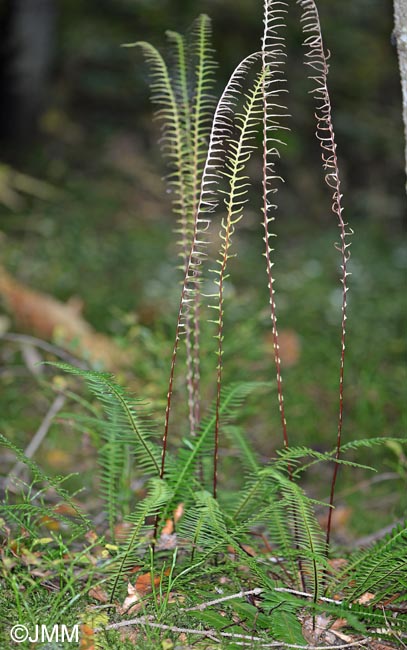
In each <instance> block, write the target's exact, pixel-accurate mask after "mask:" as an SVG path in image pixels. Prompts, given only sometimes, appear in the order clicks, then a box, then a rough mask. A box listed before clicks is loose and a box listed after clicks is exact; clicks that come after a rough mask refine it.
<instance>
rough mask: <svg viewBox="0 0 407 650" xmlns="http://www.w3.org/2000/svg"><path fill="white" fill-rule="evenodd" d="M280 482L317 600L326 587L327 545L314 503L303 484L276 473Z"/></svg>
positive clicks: (289, 519)
mask: <svg viewBox="0 0 407 650" xmlns="http://www.w3.org/2000/svg"><path fill="white" fill-rule="evenodd" d="M274 476H275V479H276V480H277V481H278V482H279V483H280V489H281V493H282V497H283V501H282V503H283V505H284V507H285V509H286V517H287V520H288V522H289V523H290V525H291V527H292V531H293V532H292V534H293V538H294V540H295V544H296V546H297V549H298V559H299V560H300V561H301V565H302V567H303V574H304V576H303V577H304V578H305V580H304V582H305V584H306V585H307V587H308V588H309V589H310V590H311V592H312V594H313V599H314V602H316V601H317V600H318V597H319V595H320V593H321V590H322V578H323V575H324V572H325V569H326V566H327V562H326V545H325V542H324V538H323V533H322V530H321V528H320V526H319V524H318V521H317V519H316V516H315V512H314V508H313V506H314V503H315V501H313V500H312V499H310V498H309V497H308V496H307V495H306V494H305V493H304V491H303V490H302V489H301V488H300V486H299V485H298V484H297V483H295V482H294V481H292V480H290V479H288V478H286V477H285V476H284V475H283V474H280V473H278V472H275V473H274Z"/></svg>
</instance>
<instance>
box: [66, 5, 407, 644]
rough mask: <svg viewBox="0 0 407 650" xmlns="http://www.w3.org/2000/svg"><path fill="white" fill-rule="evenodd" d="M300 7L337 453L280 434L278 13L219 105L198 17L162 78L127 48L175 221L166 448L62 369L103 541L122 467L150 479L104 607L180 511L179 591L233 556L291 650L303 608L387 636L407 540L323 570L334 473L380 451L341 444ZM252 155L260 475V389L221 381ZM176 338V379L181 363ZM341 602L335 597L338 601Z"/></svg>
mask: <svg viewBox="0 0 407 650" xmlns="http://www.w3.org/2000/svg"><path fill="white" fill-rule="evenodd" d="M297 4H298V5H299V8H300V10H301V24H302V29H303V33H304V51H305V64H306V66H307V68H308V69H309V70H310V78H311V80H312V82H313V90H312V92H313V94H314V97H315V102H316V109H315V114H316V136H317V140H318V142H319V143H320V146H321V151H322V164H323V169H324V172H325V180H326V182H327V184H328V186H329V188H330V190H331V199H332V201H331V203H332V213H333V217H334V219H336V222H337V224H338V227H339V233H340V236H339V243H338V244H337V248H338V251H339V257H340V281H341V283H342V314H341V322H340V327H339V329H340V337H339V339H340V363H339V413H338V418H337V438H336V444H335V445H334V441H332V447H333V449H332V450H331V451H330V452H326V453H321V452H318V451H315V450H312V449H308V448H305V447H302V446H298V443H297V441H295V440H292V439H291V438H290V433H289V423H287V421H286V412H285V405H284V394H283V378H282V364H281V360H280V355H279V336H278V329H277V303H276V300H275V280H274V274H273V265H274V258H273V253H274V249H273V237H274V232H273V222H274V219H275V215H276V211H277V201H276V199H277V196H276V195H277V191H278V187H279V183H281V181H282V179H281V177H280V171H279V158H280V155H281V154H282V153H283V148H284V131H285V130H287V129H288V128H289V115H288V110H287V107H286V105H285V101H284V97H285V94H286V93H287V87H286V77H285V60H286V56H287V53H286V48H285V39H284V30H285V27H286V21H287V14H288V13H289V12H290V11H291V10H292V7H291V5H289V4H288V3H286V2H284V1H273V0H266V1H265V2H264V33H263V38H262V41H261V48H260V50H259V51H258V52H254V53H252V54H250V55H249V56H247V57H246V58H245V59H244V60H243V61H241V63H240V64H239V65H238V66H237V67H236V69H235V70H234V72H233V73H232V75H231V77H230V79H229V81H228V83H227V85H226V87H225V89H224V91H223V93H222V95H221V96H220V99H219V100H218V101H216V100H215V98H214V96H213V92H214V90H213V89H214V75H215V70H216V64H215V61H214V53H213V50H212V47H211V26H210V21H209V18H208V17H207V16H200V17H199V18H198V19H197V21H196V22H195V24H194V25H193V27H192V29H191V30H190V32H189V35H188V37H186V38H185V37H183V36H181V35H180V34H178V33H176V32H172V31H171V32H167V37H168V41H169V48H170V62H171V65H170V66H168V65H167V63H166V61H165V60H164V58H163V57H162V55H161V54H160V52H159V51H158V50H157V49H156V48H154V47H153V46H152V45H150V44H149V43H146V42H138V43H135V44H133V46H136V47H137V48H138V49H140V50H141V51H142V53H143V54H144V57H145V59H146V61H147V63H148V65H149V69H150V75H151V93H152V100H153V102H154V104H155V105H156V108H157V111H156V117H157V119H158V120H159V121H160V124H161V128H162V137H161V146H162V150H163V154H164V156H165V158H166V161H167V163H168V167H169V173H168V178H167V180H168V184H169V187H170V189H171V192H172V196H173V207H174V213H175V215H176V219H177V228H176V232H177V234H178V237H179V255H180V259H181V266H180V267H181V270H182V279H181V297H180V302H179V308H178V315H177V322H176V328H175V337H174V345H173V351H172V357H171V362H170V372H169V380H168V393H167V404H166V411H165V418H164V430H163V433H162V439H161V434H160V429H159V428H157V427H154V426H152V425H151V422H150V420H149V418H148V413H146V406H145V404H143V403H142V402H137V401H135V400H134V399H133V398H132V397H131V396H130V395H129V394H128V393H127V392H126V391H125V390H124V389H123V388H121V387H120V386H118V384H117V383H116V382H115V380H114V378H113V377H112V376H111V375H109V374H107V373H99V372H94V371H85V370H82V369H78V368H73V367H70V366H67V365H65V364H58V365H59V367H61V368H63V369H64V370H66V371H68V372H71V373H72V374H76V375H79V376H81V377H83V378H84V379H85V380H86V382H87V384H88V387H89V388H90V390H91V392H92V393H93V395H94V396H95V397H96V398H97V400H98V401H99V402H100V403H101V405H102V407H103V410H104V418H102V420H101V422H100V425H99V431H100V440H101V443H102V444H101V451H100V466H101V489H102V495H103V498H104V500H105V505H106V512H107V519H108V524H109V528H110V530H111V534H112V536H114V529H115V523H116V522H117V521H121V520H122V519H123V517H125V515H126V512H125V511H124V509H123V507H122V506H123V498H122V494H121V493H120V490H121V486H122V484H123V476H124V475H125V472H126V471H128V468H129V454H130V456H131V458H132V459H133V460H134V461H135V463H136V464H137V466H138V468H139V469H140V468H141V470H142V471H143V474H144V475H145V476H146V477H149V484H148V490H147V496H146V498H145V499H144V500H142V501H141V502H140V503H138V504H137V505H136V506H134V504H131V505H130V506H129V504H127V505H128V508H129V510H131V514H130V515H128V513H127V519H128V521H129V523H130V524H131V530H130V533H129V537H128V539H127V540H126V542H125V543H119V544H118V551H117V554H116V555H115V556H114V557H113V559H112V562H111V564H110V570H111V582H110V585H111V590H110V599H111V601H112V602H114V600H115V598H116V597H117V593H118V590H119V588H120V585H121V583H122V578H123V576H124V575H127V574H128V572H129V571H130V570H131V569H132V567H134V566H135V565H136V564H137V565H143V562H144V561H145V560H144V558H145V555H146V552H145V551H146V543H145V542H146V540H147V543H148V544H149V545H150V546H151V549H152V554H154V553H156V555H154V557H156V558H157V555H158V551H160V550H163V549H165V548H166V547H165V543H163V540H162V535H161V531H162V529H163V526H164V523H165V522H168V520H169V519H171V518H172V517H173V513H174V510H175V509H176V508H177V507H178V506H179V504H180V503H182V504H183V509H184V515H183V516H182V517H181V519H180V521H177V538H176V540H177V541H176V543H177V544H178V547H179V548H180V550H181V551H182V553H180V554H179V558H181V557H184V558H187V562H188V561H189V564H190V565H189V566H188V567H187V569H183V570H180V572H179V574H178V575H177V580H178V584H179V585H180V584H181V583H188V581H189V580H193V579H196V578H197V576H199V575H201V576H203V575H206V574H207V573H208V571H213V572H214V574H215V573H216V572H217V571H219V567H220V566H221V564H220V562H221V560H220V558H222V557H223V558H226V557H227V555H228V553H229V552H230V548H232V549H234V552H235V554H236V558H237V559H236V565H238V564H239V563H240V564H241V563H242V562H243V563H244V565H245V566H248V567H249V569H250V571H251V575H252V577H253V578H254V579H255V581H256V585H258V586H259V589H260V590H263V591H264V603H265V604H267V607H268V611H270V612H271V613H270V621H269V623H268V624H269V627H270V628H271V631H272V634H273V635H274V638H276V639H279V640H282V641H286V642H291V643H294V644H303V643H304V638H303V636H302V634H301V626H300V623H299V619H298V616H297V613H298V612H299V611H303V610H304V608H310V609H311V611H312V614H313V615H315V614H316V613H318V612H329V613H330V614H332V615H333V616H334V617H343V618H345V619H346V620H347V621H348V623H349V625H350V626H353V627H356V629H358V630H359V632H362V633H366V632H367V630H368V629H369V630H370V629H371V628H372V627H383V626H385V627H386V628H387V627H388V626H389V623H388V619H387V618H386V615H385V613H383V612H382V611H381V610H380V608H379V603H380V602H382V600H383V599H384V598H386V597H389V598H390V597H391V598H394V600H393V601H392V602H393V603H397V602H398V600H400V599H401V598H402V596H401V595H399V594H402V593H403V591H404V587H405V584H406V582H405V581H406V575H405V562H404V561H403V560H401V559H400V548H401V546H402V545H403V544H405V542H406V538H407V528H406V527H405V526H400V527H399V528H396V529H394V531H393V532H392V533H391V534H390V535H389V536H388V537H387V538H385V539H384V540H381V541H380V542H378V543H377V544H376V545H375V546H374V547H373V548H372V549H367V550H366V551H361V552H360V553H357V554H355V556H354V558H353V559H352V561H350V562H349V565H348V566H347V567H346V568H345V569H343V568H342V569H339V570H337V571H335V570H334V569H333V568H332V566H330V564H329V561H328V559H329V554H330V536H331V525H332V518H331V513H332V510H333V505H334V497H335V485H336V478H337V472H338V468H339V465H340V464H348V465H352V466H357V467H361V466H360V465H357V464H356V463H352V462H351V461H347V460H345V459H344V458H343V453H344V452H345V451H347V450H354V449H358V448H364V447H371V446H373V445H375V444H381V443H383V439H370V440H360V441H356V442H348V443H346V444H343V442H342V425H343V404H344V365H345V336H346V330H345V325H346V317H347V313H346V312H347V291H348V285H347V278H348V275H349V271H348V261H349V241H348V238H349V235H350V234H351V230H350V228H349V227H348V226H347V224H346V223H345V222H344V220H343V216H342V212H343V207H342V194H341V188H340V178H339V170H338V161H337V154H336V143H335V136H334V130H333V125H332V116H331V102H330V97H329V92H328V87H327V77H328V64H327V59H328V54H327V53H326V52H325V49H324V45H323V40H322V35H321V27H320V22H319V17H318V12H317V7H316V4H315V2H314V0H298V2H297ZM129 47H130V46H129ZM259 135H260V136H261V137H259ZM259 143H260V144H259ZM252 156H259V157H260V160H261V166H262V183H261V196H260V197H259V200H258V207H259V221H261V224H262V225H261V227H262V237H263V240H264V249H263V251H264V257H265V271H266V276H265V278H266V282H267V286H268V296H269V304H270V322H271V324H270V326H271V328H272V338H273V344H274V365H275V370H273V369H272V368H271V371H270V374H271V376H273V375H274V374H275V375H276V381H275V382H270V383H269V384H266V385H265V384H263V385H262V386H261V389H262V390H263V389H264V390H272V391H273V398H274V393H276V397H277V399H276V400H275V402H276V408H278V411H279V416H280V421H281V433H280V434H279V435H278V434H277V435H278V437H279V440H280V447H281V448H280V450H279V451H278V452H277V454H276V458H274V459H272V460H270V462H269V463H267V464H264V463H260V462H259V460H258V458H257V455H256V452H255V451H254V450H253V449H252V447H251V445H250V441H249V440H248V437H247V436H245V434H244V432H242V430H241V428H240V427H239V426H236V425H235V424H234V423H233V419H234V418H235V416H236V413H237V412H238V409H239V406H240V405H241V404H242V402H243V401H244V400H245V399H246V398H247V396H248V395H249V394H250V393H251V392H253V391H256V390H258V389H259V387H260V384H259V383H258V382H255V381H253V382H246V383H239V384H232V385H229V386H224V383H223V358H224V335H225V328H224V314H225V306H226V300H225V286H226V283H227V280H228V277H229V262H230V258H231V257H232V256H233V255H234V254H235V252H234V247H233V238H234V233H235V231H236V229H238V228H239V225H240V222H241V220H242V219H244V217H245V215H244V208H245V203H246V202H247V201H248V198H249V194H248V192H249V188H250V185H251V179H250V176H249V173H248V163H249V160H250V159H251V157H252ZM219 230H220V232H219V237H218V234H217V231H219ZM217 237H218V241H219V254H218V257H217V259H216V261H215V263H214V264H213V263H210V262H208V258H209V255H208V250H209V249H208V244H209V242H211V249H210V250H213V242H214V241H216V238H217ZM208 267H209V268H208ZM209 278H211V280H212V286H213V290H212V291H211V292H210V295H209V296H208V295H207V294H205V295H204V293H203V287H207V286H208V279H209ZM202 305H205V306H206V305H209V307H210V309H211V310H212V311H211V316H212V315H213V318H211V323H212V325H211V327H215V338H216V343H215V345H216V364H215V363H214V364H213V365H214V369H213V377H212V380H213V381H212V386H213V395H212V397H213V405H212V407H211V408H209V409H203V407H202V404H203V400H201V390H200V383H201V382H200V355H201V353H202V350H201V345H200V334H201V328H202V327H203V326H204V322H203V317H202V313H203V312H204V310H203V309H202ZM231 335H232V336H233V333H232V334H231ZM184 342H185V349H186V371H185V370H183V369H180V368H179V367H177V359H178V355H179V351H180V347H181V345H184ZM204 352H206V351H205V350H204ZM179 365H180V364H179ZM176 371H177V372H181V373H182V374H183V375H184V376H185V377H186V382H185V383H186V402H187V412H188V424H187V426H186V427H185V429H188V433H189V435H187V436H186V437H185V438H184V439H183V440H182V442H181V443H180V444H179V445H178V448H176V449H174V445H172V444H171V431H172V427H171V425H172V420H171V416H172V406H173V401H174V399H175V394H174V380H175V373H176ZM205 398H207V396H205ZM81 403H84V401H83V400H82V402H81ZM84 423H85V424H89V423H91V424H92V426H98V425H97V420H96V417H95V411H94V409H92V408H90V414H89V415H88V416H86V417H85V418H84ZM270 435H272V436H273V438H274V436H275V435H276V433H275V432H274V431H271V432H270ZM225 436H227V437H228V438H229V439H230V438H231V439H232V440H233V444H235V445H236V446H237V447H238V449H239V452H240V462H241V464H242V467H243V470H244V477H245V481H244V485H243V486H242V489H241V490H240V491H239V492H237V493H236V494H227V497H226V498H224V496H223V494H222V491H221V490H220V489H219V486H218V464H219V445H220V440H221V439H223V438H224V437H225ZM318 462H330V463H333V474H332V479H331V484H330V489H329V501H328V512H329V515H328V524H327V530H326V531H323V530H322V529H321V528H320V526H319V524H318V521H317V519H316V517H315V513H314V506H315V503H316V502H315V501H314V500H313V499H311V498H309V497H308V496H307V495H306V493H305V492H304V490H303V489H302V487H301V486H300V484H299V479H300V478H301V475H302V473H303V472H304V471H305V470H306V469H308V468H309V467H310V466H311V465H313V464H315V463H318ZM325 505H327V504H325ZM253 530H257V531H258V530H263V531H264V534H265V536H266V537H267V539H268V540H269V541H270V543H271V544H272V545H273V548H275V549H277V550H276V552H275V554H276V558H275V559H276V562H275V564H273V566H272V567H271V566H270V565H269V564H268V563H267V562H261V561H258V559H257V558H253V557H252V556H251V555H250V553H249V554H248V553H247V551H246V550H245V548H246V547H245V545H246V544H249V543H251V542H252V538H251V533H252V531H253ZM157 561H158V560H157ZM341 585H342V587H341ZM338 591H340V592H341V600H340V601H339V602H338V601H337V595H338ZM367 591H369V592H373V593H374V594H375V596H374V598H373V600H371V602H370V603H369V606H362V605H360V604H359V603H357V602H356V599H357V598H359V597H360V596H361V595H362V594H363V593H365V592H367ZM334 597H335V599H336V600H335V599H334ZM273 612H274V613H273ZM256 616H257V614H256ZM282 621H283V623H282ZM392 626H394V627H395V628H397V627H400V629H402V627H403V623H402V621H401V620H399V619H397V620H396V619H392ZM404 628H405V624H404Z"/></svg>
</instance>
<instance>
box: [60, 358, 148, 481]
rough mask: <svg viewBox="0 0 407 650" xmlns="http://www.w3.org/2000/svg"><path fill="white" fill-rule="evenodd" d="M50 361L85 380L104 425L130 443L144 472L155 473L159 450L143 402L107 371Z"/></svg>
mask: <svg viewBox="0 0 407 650" xmlns="http://www.w3.org/2000/svg"><path fill="white" fill-rule="evenodd" d="M50 365H53V366H54V367H56V368H60V369H61V370H64V371H65V372H69V373H70V374H72V375H76V376H78V377H81V378H82V379H84V380H85V382H86V383H87V385H88V387H89V389H90V391H91V392H92V393H93V394H94V395H95V397H96V398H97V399H98V400H99V402H100V403H101V405H102V406H103V409H104V411H105V414H106V417H107V420H108V421H109V425H108V427H107V425H105V426H104V428H106V427H107V428H108V429H109V430H112V429H113V430H114V431H115V432H116V433H117V439H118V440H120V441H122V442H124V443H131V444H132V449H133V451H134V455H135V457H136V458H137V460H138V462H139V465H140V467H141V468H142V469H143V471H144V472H146V473H150V474H156V475H158V474H159V452H158V450H157V448H156V447H155V446H154V445H153V444H152V443H151V440H150V438H151V437H152V436H156V435H157V433H156V431H155V430H154V429H152V428H151V423H150V421H149V419H148V414H147V413H146V405H145V402H143V401H142V400H137V399H135V398H133V397H130V395H129V394H128V393H127V391H126V390H125V389H124V388H122V386H120V385H119V384H117V383H116V382H115V380H114V376H113V375H112V374H110V373H105V372H97V371H93V370H82V369H81V368H76V367H74V366H70V365H69V364H65V363H52V364H50Z"/></svg>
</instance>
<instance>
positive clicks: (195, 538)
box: [179, 491, 226, 559]
mask: <svg viewBox="0 0 407 650" xmlns="http://www.w3.org/2000/svg"><path fill="white" fill-rule="evenodd" d="M194 501H195V504H194V506H190V507H189V508H188V510H187V512H186V514H185V516H184V518H183V520H182V523H181V525H180V528H179V534H180V537H181V539H184V538H185V539H187V540H189V541H190V543H191V544H192V559H193V558H195V557H196V555H199V554H202V553H205V554H206V555H208V553H210V552H211V551H212V550H213V549H214V548H216V551H217V552H219V551H220V550H221V546H222V544H221V546H220V545H219V540H220V539H223V545H226V541H225V539H224V538H225V534H226V526H225V522H224V519H223V515H222V513H221V510H220V508H219V504H218V502H217V501H216V500H215V499H214V498H213V497H212V495H211V494H210V493H209V492H207V491H199V492H196V493H195V495H194Z"/></svg>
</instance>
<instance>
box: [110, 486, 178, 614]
mask: <svg viewBox="0 0 407 650" xmlns="http://www.w3.org/2000/svg"><path fill="white" fill-rule="evenodd" d="M172 496H173V492H172V490H171V488H169V486H168V485H167V483H166V482H165V481H163V480H161V479H159V478H153V479H150V482H149V486H148V492H147V496H146V497H145V498H144V499H143V500H142V501H141V503H139V504H138V505H137V507H136V509H135V510H134V512H133V513H132V514H131V515H130V516H128V517H127V518H126V519H127V521H129V522H130V523H131V525H132V528H131V531H130V533H129V535H128V538H127V540H126V542H125V544H124V545H123V546H122V547H121V548H120V551H119V553H118V555H117V557H116V558H115V561H114V562H113V563H112V565H111V566H110V571H111V573H112V576H111V581H112V588H111V592H110V602H113V600H114V596H115V593H116V590H117V587H118V584H119V581H120V580H121V579H122V577H123V575H124V574H125V573H126V572H127V571H128V570H129V569H131V568H132V567H133V566H134V564H136V563H137V558H139V546H138V542H139V541H140V538H141V536H142V535H143V533H144V531H145V522H146V519H147V517H155V516H157V515H158V514H159V512H160V511H161V510H162V508H163V507H164V506H165V505H166V504H168V502H169V501H170V500H171V498H172Z"/></svg>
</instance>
